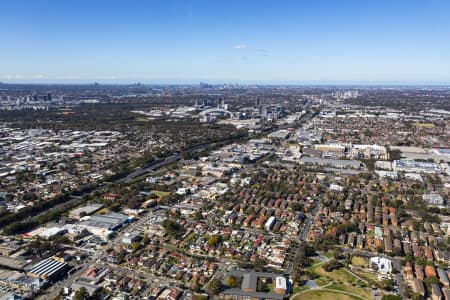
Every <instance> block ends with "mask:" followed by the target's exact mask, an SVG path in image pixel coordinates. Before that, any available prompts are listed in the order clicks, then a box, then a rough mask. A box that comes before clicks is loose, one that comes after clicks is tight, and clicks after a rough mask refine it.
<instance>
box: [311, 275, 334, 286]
mask: <svg viewBox="0 0 450 300" xmlns="http://www.w3.org/2000/svg"><path fill="white" fill-rule="evenodd" d="M314 281H315V283H316V284H317V285H319V286H324V285H326V284H328V283H329V282H330V281H329V280H328V279H326V278H325V277H319V278H317V279H314Z"/></svg>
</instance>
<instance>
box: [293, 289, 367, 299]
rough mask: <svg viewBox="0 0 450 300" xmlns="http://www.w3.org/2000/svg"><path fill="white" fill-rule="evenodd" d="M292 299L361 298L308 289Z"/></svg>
mask: <svg viewBox="0 0 450 300" xmlns="http://www.w3.org/2000/svg"><path fill="white" fill-rule="evenodd" d="M292 300H361V299H360V298H356V297H353V296H350V295H345V294H340V293H333V292H329V291H308V292H305V293H301V294H300V295H297V296H295V297H293V298H292Z"/></svg>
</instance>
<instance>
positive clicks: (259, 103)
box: [255, 97, 261, 107]
mask: <svg viewBox="0 0 450 300" xmlns="http://www.w3.org/2000/svg"><path fill="white" fill-rule="evenodd" d="M260 105H261V100H260V99H259V98H258V97H256V99H255V107H259V106H260Z"/></svg>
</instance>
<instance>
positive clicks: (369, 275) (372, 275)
mask: <svg viewBox="0 0 450 300" xmlns="http://www.w3.org/2000/svg"><path fill="white" fill-rule="evenodd" d="M353 273H355V274H356V275H358V276H359V277H361V278H363V279H366V280H367V281H369V282H370V281H378V275H377V274H376V273H373V272H367V271H363V270H353Z"/></svg>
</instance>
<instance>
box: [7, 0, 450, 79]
mask: <svg viewBox="0 0 450 300" xmlns="http://www.w3.org/2000/svg"><path fill="white" fill-rule="evenodd" d="M0 41H1V42H0V81H3V82H92V81H93V80H96V81H99V82H117V83H120V82H124V83H125V82H137V81H140V82H144V83H198V82H199V81H207V82H240V83H291V84H297V83H299V84H302V83H303V84H310V83H325V84H327V83H363V84H366V83H367V84H373V83H375V84H376V83H380V84H384V83H394V84H396V83H411V84H450V1H448V0H357V1H356V0H355V1H352V0H340V1H325V0H308V1H306V0H297V1H288V0H273V1H267V0H255V1H251V0H248V1H245V0H240V1H237V0H236V1H235V0H227V1H222V0H208V1H206V0H205V1H200V0H198V1H189V0H184V1H181V0H180V1H171V0H147V1H138V0H130V1H125V0H123V1H114V0H108V1H106V0H105V1H100V0H97V1H95V0H90V1H87V0H76V1H75V0H73V1H69V0H67V1H66V0H39V1H38V0H0Z"/></svg>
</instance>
